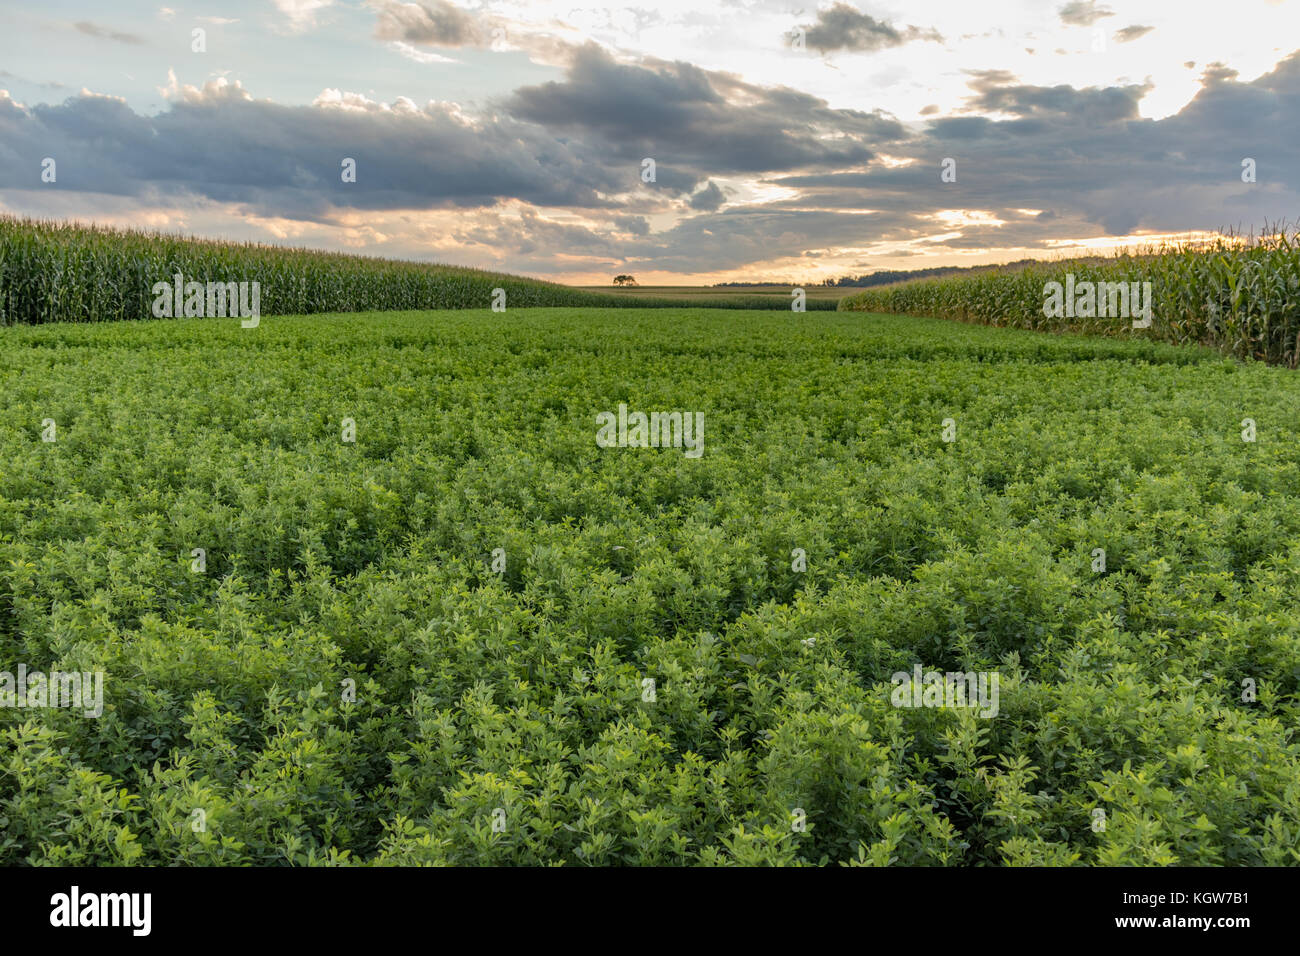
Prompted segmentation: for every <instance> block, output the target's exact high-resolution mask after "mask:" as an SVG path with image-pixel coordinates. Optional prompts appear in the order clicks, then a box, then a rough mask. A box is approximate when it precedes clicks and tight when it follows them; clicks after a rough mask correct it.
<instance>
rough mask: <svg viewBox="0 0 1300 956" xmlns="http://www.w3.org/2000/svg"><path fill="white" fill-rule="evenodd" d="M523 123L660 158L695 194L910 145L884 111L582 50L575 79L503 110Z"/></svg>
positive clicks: (533, 90)
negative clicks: (894, 144)
mask: <svg viewBox="0 0 1300 956" xmlns="http://www.w3.org/2000/svg"><path fill="white" fill-rule="evenodd" d="M503 105H504V108H505V109H506V110H507V111H508V112H509V113H510V114H511V115H512V116H515V117H516V118H519V119H524V120H528V121H530V122H533V123H537V124H539V125H541V126H545V127H546V128H547V129H550V130H554V131H562V132H568V133H575V134H578V135H581V136H583V137H585V138H587V140H588V142H589V143H590V145H591V147H592V148H593V149H596V150H599V151H601V152H602V153H604V154H605V155H607V156H608V157H609V162H610V163H613V162H615V161H616V160H619V161H622V162H624V163H633V164H635V163H638V162H640V160H641V159H642V158H645V157H650V158H653V159H654V160H655V162H656V164H657V165H658V185H660V186H663V185H665V179H664V170H665V168H668V169H669V170H670V171H676V172H677V173H678V174H684V178H680V175H679V179H678V180H677V181H674V182H673V183H671V188H673V189H676V190H679V191H691V190H692V189H693V188H694V187H695V186H696V185H697V184H699V183H702V182H703V181H704V180H705V179H707V178H708V177H709V176H710V175H718V174H727V173H756V172H757V173H762V172H772V171H778V170H794V169H804V168H816V167H842V166H854V165H860V164H862V163H865V162H867V161H868V160H870V159H871V158H872V157H873V156H874V155H875V148H874V147H875V145H876V144H879V143H887V142H891V141H897V140H901V139H903V138H905V136H906V135H907V133H906V130H905V129H904V127H903V125H902V124H901V123H899V122H898V121H897V120H895V119H893V118H892V117H889V116H886V115H883V114H881V113H878V112H877V113H865V112H862V111H859V110H844V109H832V108H830V107H829V106H827V104H826V102H825V101H824V100H821V99H818V98H816V97H813V96H809V95H808V94H805V93H800V92H798V91H797V90H791V89H786V88H777V89H770V88H766V87H760V86H756V85H753V84H749V83H745V82H743V81H741V80H738V79H736V78H735V77H731V76H728V75H726V74H721V73H710V72H706V71H704V70H701V69H700V68H699V67H696V66H692V65H691V64H689V63H680V62H679V63H665V62H662V61H646V62H644V63H643V64H638V65H628V64H624V63H618V62H616V61H614V60H613V59H612V58H611V57H610V56H609V55H608V54H607V53H605V52H604V51H603V50H601V49H600V48H599V47H596V46H594V45H593V46H586V47H583V48H581V49H579V50H577V51H575V54H574V57H573V60H572V62H571V64H570V66H569V69H568V72H567V74H566V76H565V78H564V79H563V80H561V81H555V82H550V83H544V84H541V85H540V86H530V87H524V88H521V89H519V90H516V91H515V93H514V94H513V95H512V96H510V97H509V98H508V99H507V100H506V101H505V103H504V104H503Z"/></svg>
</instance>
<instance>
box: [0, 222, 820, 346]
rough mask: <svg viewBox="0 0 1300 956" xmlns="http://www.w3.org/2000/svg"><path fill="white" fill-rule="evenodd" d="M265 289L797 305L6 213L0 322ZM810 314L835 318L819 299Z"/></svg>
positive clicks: (265, 303)
mask: <svg viewBox="0 0 1300 956" xmlns="http://www.w3.org/2000/svg"><path fill="white" fill-rule="evenodd" d="M177 273H179V274H181V275H182V276H184V280H185V281H186V282H189V281H196V282H202V283H207V282H258V283H260V284H261V302H260V310H261V314H262V315H314V314H318V313H322V312H362V311H366V312H369V311H380V310H403V309H487V308H488V307H489V306H490V305H491V304H492V296H493V290H494V289H498V288H500V289H504V290H505V292H506V305H507V307H508V308H510V309H515V308H527V307H535V306H599V307H602V308H616V309H618V308H664V307H669V306H672V307H680V306H683V305H692V306H706V307H708V308H718V309H787V310H788V309H789V308H790V300H789V298H785V299H780V298H778V297H773V296H762V295H752V296H721V297H716V298H712V299H709V300H708V301H684V300H683V299H681V298H673V297H670V296H660V297H651V296H645V297H638V298H636V299H629V298H627V297H626V296H623V295H617V294H613V293H610V294H603V295H602V294H599V293H593V292H585V291H582V290H580V289H574V288H570V287H569V286H563V285H557V284H555V283H552V282H542V281H539V280H537V279H527V278H523V277H521V276H511V275H503V274H500V273H495V272H484V271H482V270H480V269H467V268H462V267H459V266H445V265H434V264H425V263H418V262H403V261H397V260H391V259H376V258H369V257H365V256H352V255H346V254H343V253H335V252H321V251H319V250H312V249H290V248H283V247H279V246H265V245H258V244H255V243H234V242H216V241H209V240H201V239H188V238H183V237H180V236H170V235H163V234H159V233H146V232H138V231H130V230H118V229H109V228H104V227H98V226H80V225H75V224H71V223H58V222H42V221H36V220H31V219H17V218H14V217H11V216H0V325H19V324H30V325H36V324H40V323H45V322H105V321H111V320H116V319H148V318H150V317H151V316H152V315H153V312H152V306H153V302H154V299H155V296H154V294H153V291H152V290H153V287H154V283H157V282H172V281H173V278H174V276H175V275H176V274H177ZM807 308H808V309H810V310H814V309H824V310H834V308H835V302H834V300H831V299H810V300H809V301H808V303H807Z"/></svg>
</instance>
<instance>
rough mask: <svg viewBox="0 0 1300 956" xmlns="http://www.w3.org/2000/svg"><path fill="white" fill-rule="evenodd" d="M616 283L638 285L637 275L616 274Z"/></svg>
mask: <svg viewBox="0 0 1300 956" xmlns="http://www.w3.org/2000/svg"><path fill="white" fill-rule="evenodd" d="M614 285H636V276H629V275H621V276H614Z"/></svg>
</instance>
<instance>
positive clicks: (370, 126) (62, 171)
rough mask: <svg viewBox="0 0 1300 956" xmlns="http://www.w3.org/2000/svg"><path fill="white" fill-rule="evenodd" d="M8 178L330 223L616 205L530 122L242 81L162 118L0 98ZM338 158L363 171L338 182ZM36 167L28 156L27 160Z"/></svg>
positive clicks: (190, 96) (111, 103)
mask: <svg viewBox="0 0 1300 956" xmlns="http://www.w3.org/2000/svg"><path fill="white" fill-rule="evenodd" d="M0 142H3V143H4V146H3V148H0V181H3V182H23V181H27V180H29V179H30V178H31V177H30V175H28V174H29V172H30V170H31V169H32V168H39V166H40V161H41V159H42V157H45V156H52V157H54V158H55V159H56V160H57V161H58V164H59V166H58V169H59V179H58V187H57V188H58V189H59V190H73V191H82V192H102V193H108V194H115V195H134V196H138V197H141V198H144V199H149V200H151V201H159V200H161V199H166V198H170V199H172V200H177V199H179V198H184V197H190V198H192V199H195V200H197V199H208V200H214V201H218V202H233V203H241V204H244V205H245V206H246V207H247V208H248V209H249V210H251V211H254V212H258V213H260V214H266V215H278V216H282V217H287V218H299V219H307V220H317V221H325V220H329V219H330V218H332V217H333V216H335V214H336V212H337V210H339V209H361V210H365V209H371V210H382V209H434V208H473V207H481V206H491V205H494V204H496V203H498V202H500V201H502V200H503V199H509V198H513V199H519V200H522V201H524V202H528V203H533V204H536V205H539V206H564V207H576V208H584V207H591V208H597V207H608V206H611V205H612V204H611V203H609V202H608V201H607V200H603V199H602V198H600V195H599V191H601V190H608V191H612V190H613V189H614V188H615V187H616V186H617V185H618V182H617V181H616V179H615V178H614V174H612V173H611V172H610V171H609V170H608V169H606V168H604V167H602V166H601V165H600V164H599V163H597V162H594V161H592V160H591V159H589V158H586V157H584V156H582V155H581V154H580V153H579V152H577V151H575V150H573V149H572V148H570V147H569V146H567V145H566V144H564V143H563V142H560V141H558V140H556V139H555V138H554V137H552V136H549V135H548V134H547V133H546V131H545V130H542V129H540V128H538V127H536V126H531V125H528V124H523V123H519V122H517V121H515V120H512V119H511V118H509V117H497V118H478V119H472V118H469V117H466V116H464V115H463V114H461V113H460V112H459V111H458V110H457V109H456V108H455V107H454V106H452V105H450V104H439V103H429V104H427V105H426V106H424V107H419V106H416V105H415V104H414V103H412V102H411V101H409V100H399V101H398V102H397V103H395V104H393V105H388V104H384V103H378V102H374V101H372V100H369V99H367V98H366V97H364V96H361V95H359V94H345V93H342V92H339V91H327V92H326V93H325V94H322V96H321V97H319V98H318V99H317V102H316V104H314V105H312V106H282V105H277V104H275V103H272V102H270V101H268V100H255V99H253V97H252V96H251V95H249V93H248V92H247V91H245V90H244V89H243V88H242V87H241V86H240V85H239V84H238V83H233V84H231V83H227V82H225V81H224V80H217V81H212V82H209V83H208V84H207V85H206V86H204V87H203V88H202V89H195V88H194V87H184V88H181V89H179V90H177V91H176V92H175V93H174V94H173V96H172V100H171V102H170V104H169V108H168V109H167V110H166V111H164V112H162V113H159V114H158V115H156V116H142V115H139V114H137V113H135V112H133V111H132V110H131V109H130V107H128V106H127V105H126V104H125V103H124V102H123V101H121V100H118V99H113V98H109V97H101V96H95V95H86V94H83V95H81V96H77V97H71V98H69V99H67V100H65V101H64V102H63V103H62V104H60V105H57V106H51V105H39V106H34V107H31V108H25V107H22V106H20V105H18V104H17V103H15V102H14V101H13V100H11V99H8V98H7V97H4V98H0ZM344 157H350V158H353V159H355V160H356V162H357V181H356V182H355V183H348V184H345V183H342V181H341V177H340V164H341V162H342V160H343V158H344ZM33 164H34V165H33Z"/></svg>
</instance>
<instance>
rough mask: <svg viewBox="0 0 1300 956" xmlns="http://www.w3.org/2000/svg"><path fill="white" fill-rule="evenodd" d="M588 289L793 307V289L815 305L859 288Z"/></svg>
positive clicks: (590, 288)
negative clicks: (758, 302)
mask: <svg viewBox="0 0 1300 956" xmlns="http://www.w3.org/2000/svg"><path fill="white" fill-rule="evenodd" d="M579 288H581V289H582V290H583V291H584V292H590V293H593V294H596V293H609V294H610V295H619V296H630V297H633V298H649V299H653V298H663V299H687V300H689V301H700V302H701V304H703V303H704V302H730V301H735V300H737V299H741V300H746V301H748V300H752V299H755V298H757V299H761V300H771V301H774V302H779V303H780V306H779V307H780V308H783V309H788V308H789V307H790V291H791V290H792V289H795V288H800V289H803V290H804V295H805V296H806V297H807V299H808V301H810V302H812V301H814V300H815V301H816V303H817V304H816V305H815V306H814V308H820V307H824V306H823V303H825V302H835V303H838V302H839V300H840V299H841V298H843V297H844V296H845V295H848V294H849V293H851V292H853V291H855V290H853V289H848V290H845V289H843V288H837V287H835V286H824V285H812V284H803V283H798V282H791V283H788V284H786V285H777V284H775V283H773V284H769V285H751V286H708V285H704V286H701V285H694V286H691V285H637V286H595V285H593V286H580V287H579Z"/></svg>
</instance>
